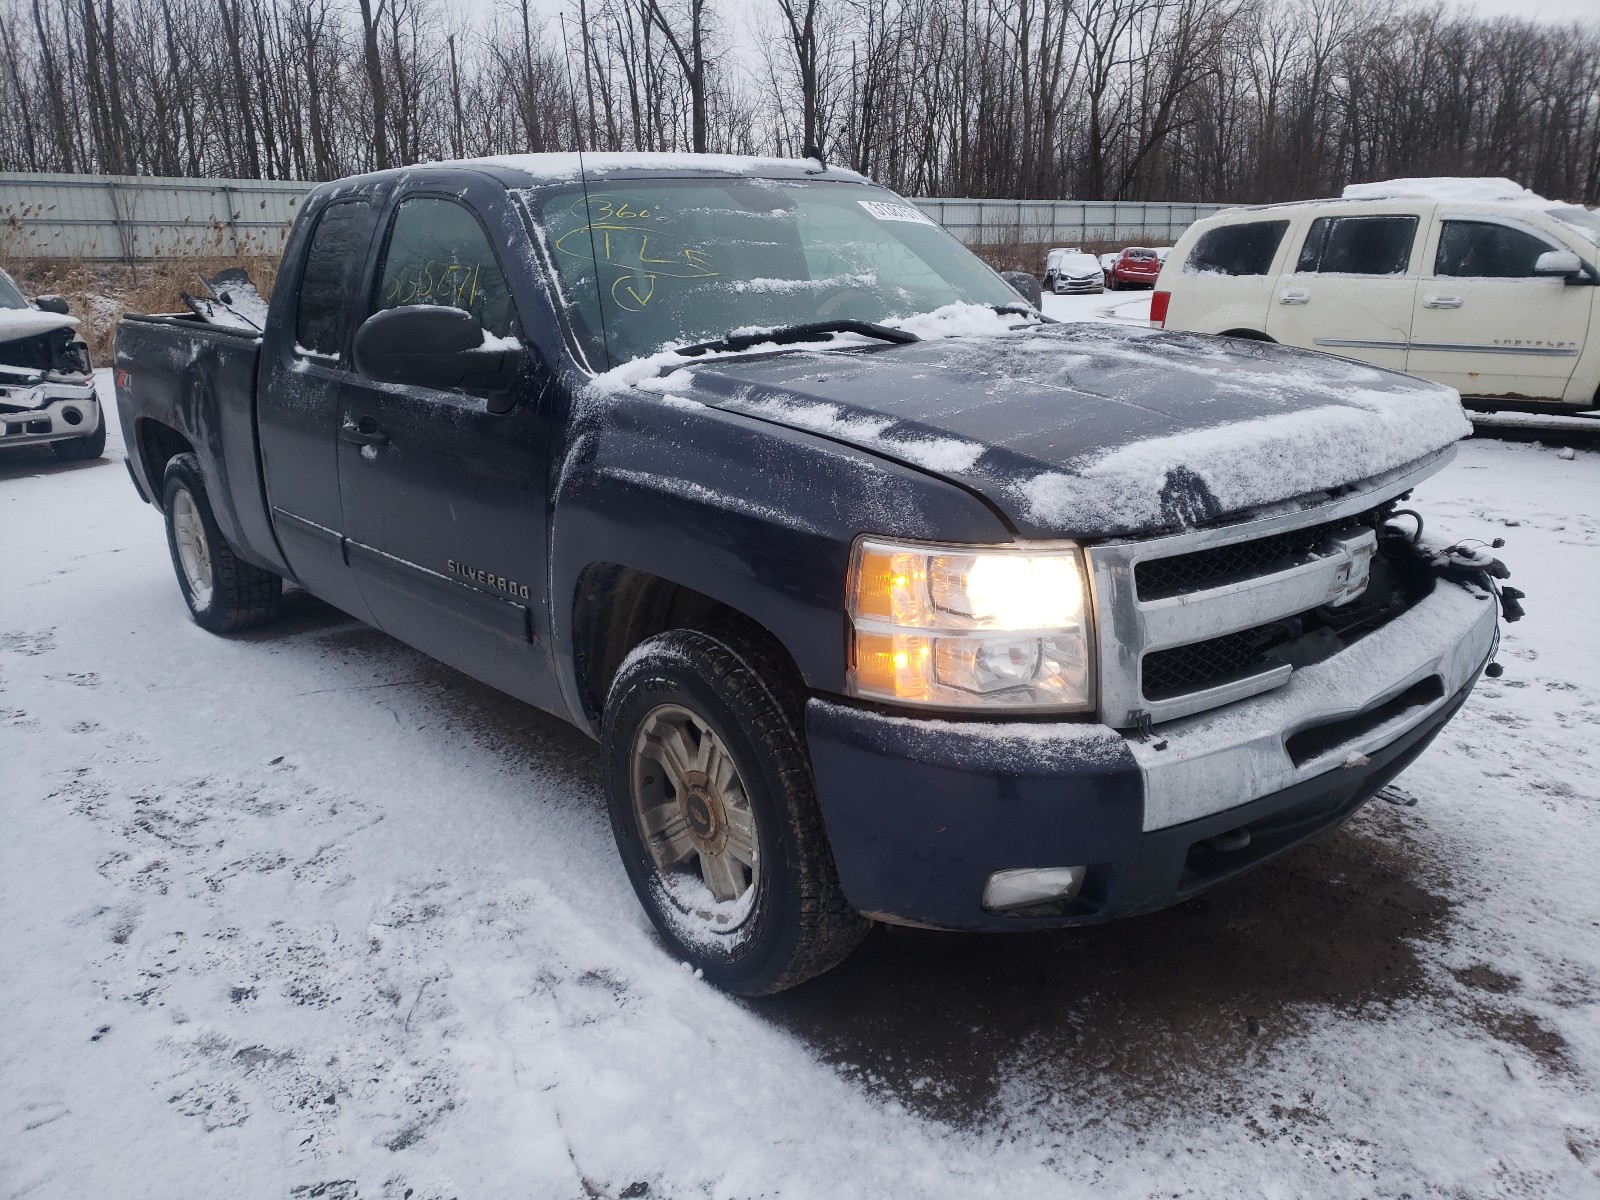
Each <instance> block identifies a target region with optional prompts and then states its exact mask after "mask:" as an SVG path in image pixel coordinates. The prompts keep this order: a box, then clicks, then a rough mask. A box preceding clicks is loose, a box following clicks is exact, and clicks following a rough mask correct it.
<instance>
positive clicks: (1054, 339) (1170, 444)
mask: <svg viewBox="0 0 1600 1200" xmlns="http://www.w3.org/2000/svg"><path fill="white" fill-rule="evenodd" d="M654 383H655V390H660V391H664V392H666V393H667V394H669V395H672V396H675V397H680V398H684V399H693V400H698V401H700V402H701V403H705V404H710V405H714V406H716V407H718V408H722V409H726V410H729V411H732V412H738V413H742V414H745V415H748V416H751V417H755V418H759V419H762V420H766V421H772V422H776V423H778V424H782V425H787V426H790V427H792V428H796V429H806V430H811V431H814V432H817V433H820V434H822V435H824V436H827V437H829V438H832V439H834V440H836V441H840V442H845V443H848V444H851V445H855V446H858V447H860V448H862V449H865V450H868V451H871V452H873V453H877V454H881V455H884V456H887V457H890V458H894V459H897V460H900V461H903V462H907V463H910V464H912V465H915V466H917V467H920V468H921V469H923V470H926V471H929V472H931V473H933V474H936V475H941V476H945V477H947V478H950V479H953V480H956V481H958V482H960V483H962V484H964V485H966V486H968V487H970V488H973V489H975V490H977V491H979V492H981V493H982V494H983V495H985V496H987V497H988V498H989V499H990V500H991V501H992V502H993V503H994V504H995V505H996V506H997V507H998V508H1000V510H1001V511H1002V512H1004V513H1005V515H1006V516H1007V518H1008V519H1009V520H1010V521H1011V523H1012V525H1013V526H1014V527H1015V528H1016V530H1017V531H1018V533H1019V534H1021V535H1022V536H1024V537H1030V538H1049V537H1103V536H1116V535H1128V534H1146V533H1155V532H1167V531H1173V530H1177V529H1182V528H1185V527H1188V526H1192V525H1195V524H1203V523H1208V522H1211V521H1215V520H1219V519H1221V518H1224V517H1227V516H1230V515H1233V514H1237V513H1242V512H1245V511H1247V510H1251V509H1256V508H1261V507H1264V506H1268V505H1279V504H1283V503H1286V502H1291V501H1295V500H1300V499H1304V500H1307V501H1314V500H1316V499H1318V498H1320V496H1319V494H1320V493H1322V492H1324V491H1326V490H1328V489H1331V488H1337V487H1343V486H1345V485H1348V484H1353V483H1359V482H1361V481H1363V480H1367V479H1371V478H1373V477H1375V476H1378V475H1381V474H1384V473H1386V472H1388V471H1392V470H1394V469H1396V468H1399V467H1403V466H1407V465H1409V464H1411V463H1415V462H1417V461H1418V460H1420V459H1423V458H1426V457H1428V456H1429V455H1431V454H1434V453H1436V452H1437V451H1439V450H1441V449H1443V448H1444V447H1446V446H1448V445H1450V444H1451V443H1452V442H1454V441H1456V440H1457V439H1459V438H1461V437H1464V436H1466V434H1468V433H1469V432H1470V431H1471V427H1470V426H1469V425H1468V423H1467V421H1466V418H1465V417H1464V416H1463V414H1462V411H1461V403H1460V400H1459V398H1458V396H1457V394H1456V393H1455V391H1453V390H1452V389H1450V388H1447V387H1441V386H1439V385H1437V384H1432V383H1426V382H1424V381H1422V380H1419V379H1413V378H1411V377H1410V376H1406V375H1401V374H1398V373H1396V372H1391V371H1381V370H1377V369H1375V368H1371V367H1366V366H1362V365H1360V364H1358V363H1353V362H1349V361H1347V360H1344V359H1337V358H1331V357H1329V356H1326V355H1321V354H1312V353H1308V352H1305V351H1301V350H1294V349H1291V348H1288V347H1283V346H1277V345H1272V344H1268V343H1256V342H1239V341H1234V340H1232V339H1221V338H1210V337H1204V336H1200V335H1196V334H1187V333H1154V332H1150V331H1146V330H1139V329H1121V328H1117V327H1115V326H1106V325H1055V326H1045V327H1038V328H1034V329H1029V330H1025V331H1020V332H1016V333H1010V334H1006V335H1004V336H1000V337H987V338H985V337H956V338H946V339H941V340H937V341H925V342H920V343H915V344H912V345H908V346H893V347H885V348H882V349H870V350H856V351H847V352H842V353H841V352H797V353H788V354H776V355H771V356H765V357H759V358H725V359H720V360H716V361H712V362H708V363H706V364H704V365H702V366H693V367H689V368H687V369H684V370H680V371H677V372H674V373H673V374H672V375H670V376H668V377H667V378H666V379H664V380H658V381H654Z"/></svg>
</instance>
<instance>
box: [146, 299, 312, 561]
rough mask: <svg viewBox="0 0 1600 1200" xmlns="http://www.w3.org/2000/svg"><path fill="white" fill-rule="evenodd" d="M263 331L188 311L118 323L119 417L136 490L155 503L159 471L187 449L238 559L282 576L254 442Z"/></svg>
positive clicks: (222, 529) (255, 441)
mask: <svg viewBox="0 0 1600 1200" xmlns="http://www.w3.org/2000/svg"><path fill="white" fill-rule="evenodd" d="M260 357H261V335H260V334H259V333H255V332H252V331H250V330H246V329H240V328H235V327H230V326H225V325H216V324H212V323H210V322H207V321H205V320H202V319H201V318H200V317H198V316H196V315H195V314H193V313H160V314H150V315H141V314H129V315H128V316H126V317H124V318H123V319H122V320H121V321H119V322H118V323H117V332H116V351H115V356H114V362H115V366H116V389H117V413H118V417H119V419H120V420H121V422H122V433H123V437H124V439H125V441H126V444H127V447H128V469H129V473H130V474H132V476H133V480H134V483H135V485H136V486H137V487H138V489H139V493H140V495H141V496H143V498H144V499H145V500H146V501H148V502H149V503H152V504H155V505H157V506H158V507H159V506H160V504H161V490H162V473H163V472H164V471H165V469H166V464H167V462H168V460H169V459H171V458H172V456H173V455H174V454H177V453H181V452H182V451H184V450H186V449H188V450H192V451H193V452H194V454H195V455H196V456H197V457H198V458H199V460H200V465H201V468H202V470H203V471H204V473H205V477H206V478H207V479H208V480H210V481H212V491H211V495H210V500H211V506H212V509H213V511H214V513H215V516H216V519H217V525H218V526H219V528H220V529H221V531H222V534H223V536H224V537H226V538H227V539H228V541H229V542H230V543H231V544H232V545H233V548H234V550H235V552H236V553H238V555H239V556H240V557H241V558H243V559H245V560H246V561H248V562H251V563H254V564H255V565H256V566H259V567H265V568H266V569H268V570H271V571H277V572H279V573H287V570H288V568H287V564H286V563H285V562H284V560H283V556H282V553H281V552H280V551H279V549H278V545H277V540H276V538H275V536H274V534H273V532H272V526H271V522H270V520H269V518H268V515H267V500H266V492H265V489H264V486H263V482H262V471H261V455H260V448H259V445H258V443H257V439H256V373H257V369H258V367H259V365H260Z"/></svg>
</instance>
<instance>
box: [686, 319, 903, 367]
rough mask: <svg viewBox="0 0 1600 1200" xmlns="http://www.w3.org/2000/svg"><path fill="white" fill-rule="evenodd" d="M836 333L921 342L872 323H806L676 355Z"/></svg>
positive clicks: (716, 340)
mask: <svg viewBox="0 0 1600 1200" xmlns="http://www.w3.org/2000/svg"><path fill="white" fill-rule="evenodd" d="M836 333H859V334H862V335H864V336H866V337H875V338H880V339H881V340H883V341H885V342H893V343H894V344H895V345H897V346H906V345H910V344H911V343H912V342H920V341H921V340H922V339H921V338H919V337H918V336H917V335H916V334H914V333H907V332H906V331H905V330H904V329H894V328H892V327H890V326H888V325H879V324H877V323H876V322H873V321H807V322H805V323H804V324H801V325H782V326H779V327H778V328H777V329H765V330H761V331H758V332H754V333H730V334H728V335H727V336H726V337H719V338H713V339H712V340H711V341H709V342H696V343H694V345H692V346H679V347H678V351H677V352H678V353H679V354H683V355H686V356H688V357H690V358H693V357H695V356H697V355H701V354H709V353H710V352H711V351H713V350H732V351H738V350H749V349H750V348H751V347H752V346H762V345H766V344H768V343H773V342H775V343H777V344H778V345H780V346H786V345H789V344H791V343H793V342H825V341H827V340H828V338H830V337H831V336H833V335H834V334H836Z"/></svg>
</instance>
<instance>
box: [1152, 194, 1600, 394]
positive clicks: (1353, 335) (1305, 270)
mask: <svg viewBox="0 0 1600 1200" xmlns="http://www.w3.org/2000/svg"><path fill="white" fill-rule="evenodd" d="M1597 259H1600V213H1597V212H1592V211H1590V210H1588V209H1584V208H1579V207H1577V206H1575V205H1569V204H1560V203H1557V202H1555V201H1550V200H1545V199H1543V198H1541V197H1538V196H1535V195H1534V194H1533V193H1531V192H1528V191H1527V190H1525V189H1523V188H1521V187H1518V186H1517V185H1516V184H1514V183H1511V182H1510V181H1509V180H1504V179H1409V180H1408V179H1401V180H1393V181H1391V182H1389V183H1383V184H1364V185H1359V186H1355V187H1350V188H1346V189H1345V195H1344V197H1343V198H1342V199H1339V200H1314V201H1306V202H1303V203H1297V204H1275V205H1267V206H1263V207H1259V208H1242V209H1230V210H1228V211H1226V212H1222V213H1218V214H1217V215H1216V216H1213V217H1208V218H1206V219H1205V220H1203V221H1198V222H1196V223H1195V224H1194V225H1192V226H1190V227H1189V229H1188V231H1187V232H1186V233H1185V234H1184V235H1183V237H1181V238H1179V239H1178V244H1177V246H1176V247H1175V248H1174V249H1173V252H1172V256H1171V258H1170V260H1169V261H1168V262H1167V264H1166V265H1165V267H1163V269H1162V272H1161V276H1160V278H1159V279H1158V280H1157V282H1156V291H1155V295H1154V297H1153V300H1152V303H1151V313H1150V315H1151V321H1152V323H1153V324H1155V325H1157V326H1160V327H1164V328H1167V329H1188V330H1195V331H1198V332H1201V333H1221V334H1230V335H1233V336H1236V337H1249V338H1260V339H1264V340H1267V341H1274V342H1284V343H1287V344H1289V345H1292V346H1304V347H1307V348H1310V349H1316V350H1326V351H1328V352H1329V353H1332V354H1340V355H1343V356H1345V357H1347V358H1355V359H1360V360H1362V361H1364V362H1368V363H1372V364H1373V365H1374V366H1380V367H1393V368H1395V369H1397V370H1401V371H1408V372H1410V373H1411V374H1413V375H1420V376H1422V377H1423V378H1425V379H1432V380H1436V381H1438V382H1440V383H1446V384H1449V385H1450V386H1451V387H1454V388H1456V389H1457V390H1458V391H1460V392H1461V393H1462V395H1463V396H1464V397H1466V398H1467V399H1468V401H1469V403H1472V402H1474V401H1476V402H1478V403H1477V406H1478V407H1487V408H1527V409H1538V410H1549V409H1551V408H1552V407H1554V406H1556V405H1566V406H1575V407H1577V408H1580V409H1593V408H1596V407H1600V304H1597V303H1596V300H1595V296H1596V292H1597V290H1600V289H1597V285H1600V271H1597V270H1596V262H1597ZM1489 401H1492V402H1493V403H1488V402H1489Z"/></svg>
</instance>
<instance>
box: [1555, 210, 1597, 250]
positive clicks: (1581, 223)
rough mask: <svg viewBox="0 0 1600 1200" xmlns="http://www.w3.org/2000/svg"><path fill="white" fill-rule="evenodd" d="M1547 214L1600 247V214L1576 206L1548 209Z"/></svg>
mask: <svg viewBox="0 0 1600 1200" xmlns="http://www.w3.org/2000/svg"><path fill="white" fill-rule="evenodd" d="M1545 212H1546V213H1548V214H1549V215H1550V216H1552V217H1554V218H1555V219H1556V220H1558V221H1560V222H1561V223H1562V224H1563V225H1566V226H1568V227H1569V228H1571V229H1576V230H1577V231H1578V232H1579V233H1581V234H1582V235H1583V236H1584V237H1586V238H1588V239H1589V240H1590V241H1591V242H1593V243H1594V244H1595V245H1597V246H1600V212H1591V211H1590V210H1589V209H1587V208H1579V207H1578V206H1577V205H1575V204H1563V205H1562V206H1561V207H1560V208H1547V209H1545Z"/></svg>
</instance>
